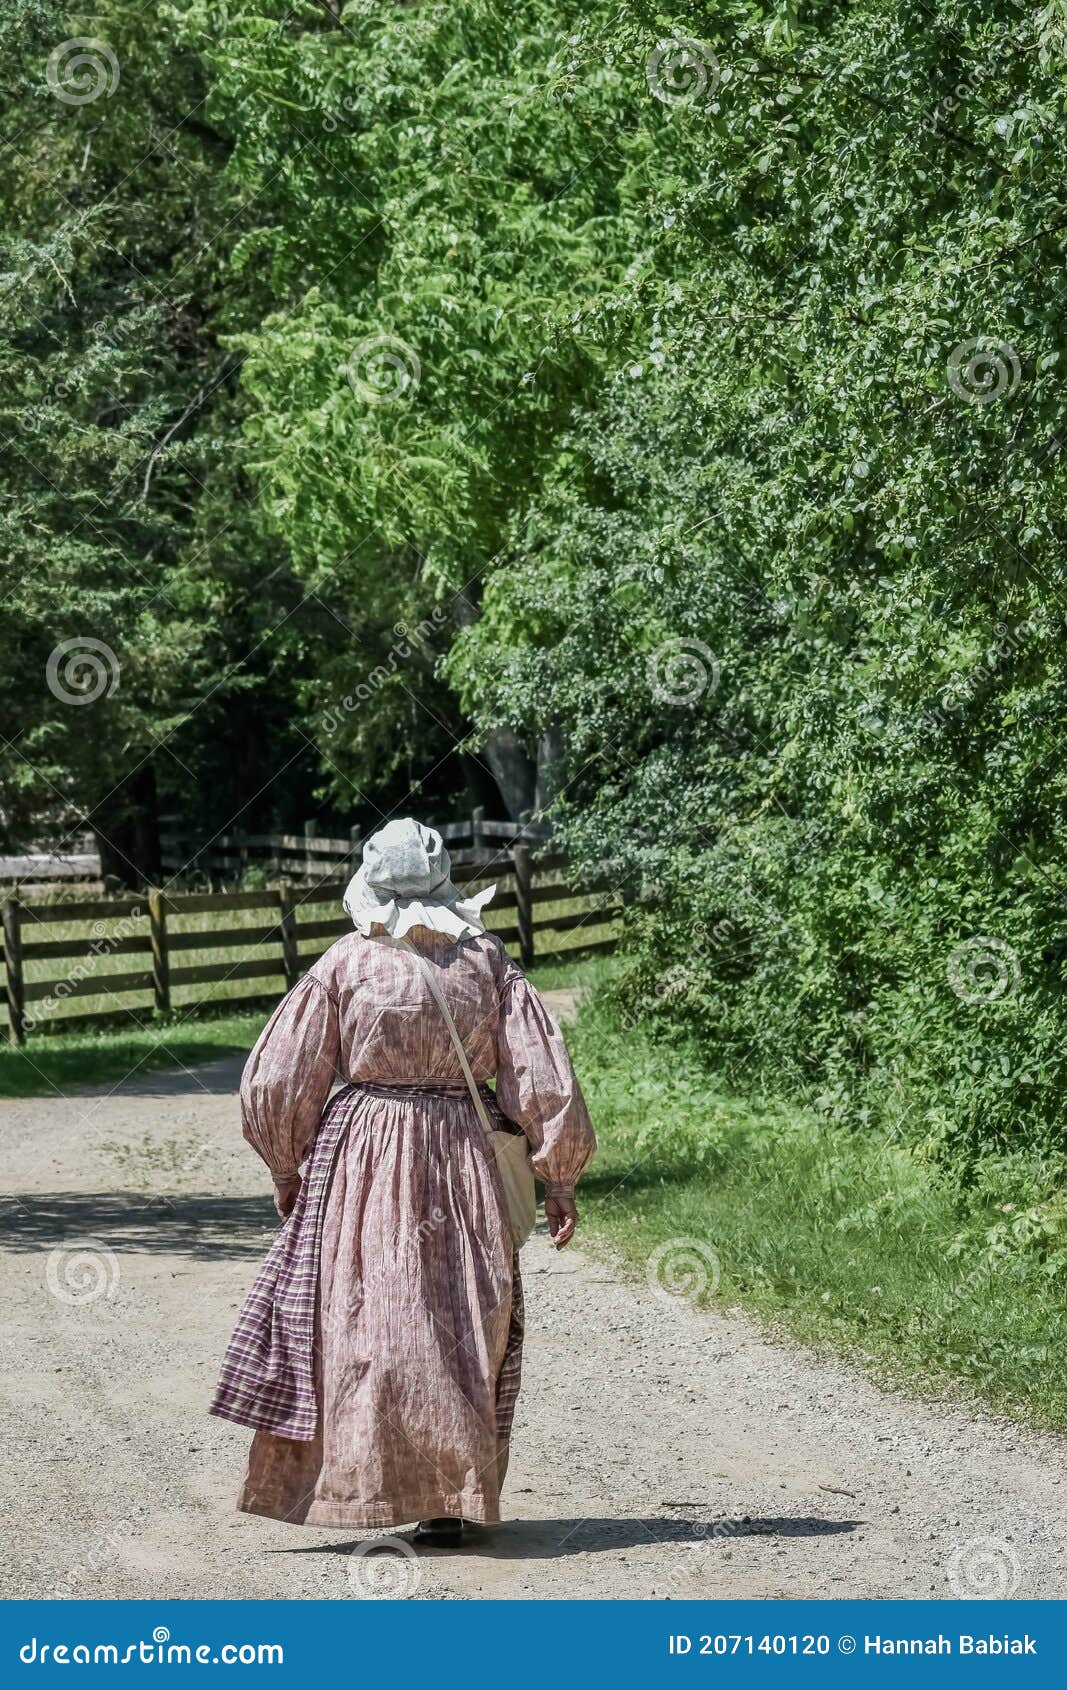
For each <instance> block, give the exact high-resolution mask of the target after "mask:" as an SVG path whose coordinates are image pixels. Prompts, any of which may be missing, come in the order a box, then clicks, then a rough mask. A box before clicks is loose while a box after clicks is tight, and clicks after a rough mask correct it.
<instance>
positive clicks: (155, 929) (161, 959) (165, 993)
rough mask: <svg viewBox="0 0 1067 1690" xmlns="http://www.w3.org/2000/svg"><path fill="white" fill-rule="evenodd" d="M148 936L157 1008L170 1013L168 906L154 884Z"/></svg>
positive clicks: (149, 897)
mask: <svg viewBox="0 0 1067 1690" xmlns="http://www.w3.org/2000/svg"><path fill="white" fill-rule="evenodd" d="M148 937H149V940H150V942H151V945H152V990H153V992H154V994H155V1000H156V1009H157V1010H158V1011H159V1013H160V1014H161V1015H168V1014H169V1013H170V962H169V959H168V957H167V906H166V903H165V901H164V898H163V893H162V892H161V891H160V889H159V887H158V886H153V887H151V888H150V889H149V893H148Z"/></svg>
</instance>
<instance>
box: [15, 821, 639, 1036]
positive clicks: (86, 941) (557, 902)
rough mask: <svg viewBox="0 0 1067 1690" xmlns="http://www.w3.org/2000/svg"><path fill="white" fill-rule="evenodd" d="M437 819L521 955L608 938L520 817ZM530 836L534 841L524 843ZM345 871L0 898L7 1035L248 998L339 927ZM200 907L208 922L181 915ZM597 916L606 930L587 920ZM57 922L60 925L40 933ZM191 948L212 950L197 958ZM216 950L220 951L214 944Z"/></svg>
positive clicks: (607, 902)
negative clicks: (100, 893) (242, 883)
mask: <svg viewBox="0 0 1067 1690" xmlns="http://www.w3.org/2000/svg"><path fill="white" fill-rule="evenodd" d="M441 831H442V832H445V831H446V830H445V829H444V828H442V830H441ZM447 831H448V836H449V839H450V844H452V843H454V844H455V847H456V848H455V849H454V850H453V851H452V859H453V872H454V878H455V880H456V882H457V884H458V885H460V886H462V887H464V888H465V889H467V890H470V891H473V890H475V889H476V888H477V887H478V886H484V885H489V884H491V883H492V882H493V881H494V880H496V881H497V882H498V891H497V895H496V897H495V898H494V900H493V903H492V904H491V905H490V906H489V907H488V909H487V911H486V915H487V918H488V922H489V925H490V928H491V931H493V932H495V933H497V934H498V935H499V937H500V938H501V939H502V940H503V941H504V943H505V944H506V945H507V946H508V947H509V948H510V949H513V950H514V951H516V952H517V954H518V956H519V958H520V960H521V961H522V963H523V965H524V966H525V967H529V966H530V964H531V963H532V962H534V960H535V959H536V958H540V959H541V960H544V958H545V957H546V956H554V957H562V956H566V955H573V954H578V953H581V954H583V955H584V954H588V953H589V952H591V951H595V950H604V949H609V948H611V947H612V946H614V944H615V932H614V928H613V924H614V922H615V921H616V920H617V918H618V916H619V915H620V914H621V903H620V901H619V899H618V897H617V896H616V895H615V894H614V893H612V892H611V891H610V890H603V889H599V890H598V889H591V888H577V887H575V886H574V885H571V884H569V883H568V881H567V878H566V870H567V865H566V862H565V861H564V859H563V858H562V857H560V856H559V855H554V854H552V852H551V848H550V846H547V845H546V843H545V841H544V839H543V838H537V837H535V835H534V833H533V830H532V829H525V830H524V829H522V828H518V829H517V828H516V826H515V824H514V823H510V822H506V823H505V822H500V823H492V822H490V823H486V822H484V820H482V819H481V818H480V817H478V816H477V814H476V816H475V817H474V818H473V826H472V823H466V822H463V823H454V824H451V825H450V826H449V827H448V830H447ZM468 838H469V839H470V843H469V845H466V844H465V841H466V840H467V839H468ZM495 841H499V843H496V842H495ZM535 844H537V845H539V846H540V850H539V852H538V854H537V855H536V856H535V855H534V854H533V846H534V845H535ZM345 885H346V880H330V881H320V882H318V883H317V884H315V885H314V886H311V887H304V886H298V885H293V884H290V883H285V882H282V883H279V884H278V885H275V886H270V887H265V888H263V889H262V890H259V891H233V892H175V891H172V890H171V889H170V888H158V889H152V890H149V891H146V892H144V893H142V894H139V895H138V894H133V895H130V896H127V897H122V898H92V899H79V900H78V901H75V902H71V901H63V900H55V901H49V902H47V903H46V902H36V903H35V902H31V901H25V900H23V899H20V898H8V899H7V900H6V902H5V903H4V915H3V952H2V961H3V967H4V986H3V991H2V993H0V1004H3V1005H4V1006H6V1010H7V1033H8V1038H9V1040H10V1041H11V1042H12V1043H22V1042H23V1040H24V1039H25V1038H26V1037H27V1035H28V1034H30V1033H34V1034H40V1033H55V1032H59V1031H63V1030H64V1029H69V1028H70V1027H71V1026H72V1025H74V1024H75V1023H76V1024H78V1025H79V1026H81V1025H86V1024H89V1025H93V1026H100V1025H114V1024H125V1025H126V1026H130V1025H132V1024H138V1023H140V1024H143V1023H144V1022H146V1021H150V1020H152V1018H153V1016H154V1015H155V1014H159V1015H164V1016H165V1015H167V1014H169V1013H172V1012H175V1011H180V1012H181V1013H182V1014H184V1013H186V1012H188V1011H191V1010H194V1009H196V1008H199V1007H203V1006H205V1005H206V1004H208V1003H211V1004H213V1005H214V1006H216V1007H218V1005H219V1003H220V1002H221V1003H224V1004H226V1005H228V1004H230V1003H233V1004H234V1005H235V1006H236V1007H241V1008H247V1007H249V1000H251V999H254V1000H255V1001H256V1003H257V1004H259V1003H262V1001H263V999H264V996H266V997H267V999H268V1001H269V1000H270V999H272V998H274V997H276V996H277V995H278V994H279V992H280V991H281V990H288V989H289V987H291V986H292V985H294V984H295V982H296V981H297V980H298V979H299V978H300V976H301V975H302V974H303V973H304V972H305V971H306V970H307V968H308V967H310V965H311V963H313V962H314V961H315V960H317V958H318V957H319V956H321V954H322V952H323V951H324V950H326V949H327V947H328V946H329V945H330V944H332V943H333V942H334V941H335V940H336V939H338V938H340V937H341V935H342V934H344V933H347V932H350V931H351V922H350V921H349V919H348V917H347V916H346V915H345V914H344V912H343V911H342V909H341V907H340V906H341V898H342V895H343V893H344V889H345ZM576 905H577V906H579V907H574V906H576ZM204 917H214V918H215V921H217V922H221V923H222V925H214V924H212V925H207V926H205V925H204V924H203V922H202V921H192V918H204ZM501 917H503V920H501ZM191 921H192V924H190V923H191ZM605 926H612V931H611V932H607V933H605V932H603V931H601V929H603V928H604V927H605ZM60 927H63V928H64V929H65V931H64V932H62V933H59V934H57V936H56V937H50V936H49V935H50V934H53V933H57V930H58V929H59V928H60ZM561 935H563V936H564V940H563V943H562V944H561V943H560V942H559V939H560V936H561ZM205 952H206V953H209V954H211V955H213V957H214V960H206V959H205V957H204V953H205ZM220 952H222V953H230V954H228V955H223V956H221V957H220V956H219V953H220ZM249 952H253V953H254V954H251V955H249V954H247V953H249ZM197 953H200V955H199V958H198V956H197ZM234 953H235V954H234ZM116 957H117V958H120V959H125V958H127V957H128V958H130V959H131V961H130V965H129V967H125V966H123V963H122V962H120V964H119V967H118V969H115V968H114V967H113V965H111V963H110V959H112V958H116ZM57 969H58V972H56V970H57ZM268 982H270V985H269V986H268V984H267V983H268ZM235 983H236V984H237V990H236V991H235V990H234V989H233V988H234V985H235ZM246 983H248V984H247V985H246ZM252 983H254V984H252ZM203 986H210V987H214V988H215V991H214V993H210V992H209V993H208V994H206V995H205V994H203V993H201V991H200V988H201V987H203ZM220 987H225V988H226V989H225V992H224V993H220V991H219V988H220ZM190 994H191V995H190ZM179 997H180V998H181V999H182V1001H181V1002H178V1001H177V999H178V998H179ZM86 999H103V1000H106V1001H107V1003H108V1004H109V1006H112V1007H108V1008H104V1009H100V1008H92V1009H89V1010H88V1012H87V1013H83V1012H82V1010H81V1009H80V1007H79V1005H80V1004H81V1002H82V1000H86ZM119 1000H122V1001H119ZM131 1000H132V1001H131Z"/></svg>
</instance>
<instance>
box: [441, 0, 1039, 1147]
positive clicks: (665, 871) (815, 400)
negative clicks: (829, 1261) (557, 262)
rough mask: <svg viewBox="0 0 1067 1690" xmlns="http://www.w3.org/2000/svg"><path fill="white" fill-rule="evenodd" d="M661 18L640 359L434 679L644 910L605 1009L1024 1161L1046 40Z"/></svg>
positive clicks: (960, 9)
mask: <svg viewBox="0 0 1067 1690" xmlns="http://www.w3.org/2000/svg"><path fill="white" fill-rule="evenodd" d="M1055 10H1056V11H1057V12H1058V10H1059V9H1058V8H1057V9H1055ZM745 14H747V15H748V16H747V27H746V21H745ZM690 21H691V25H692V28H691V33H693V34H694V35H696V34H701V33H703V35H704V37H705V39H706V40H708V41H709V42H710V43H711V45H712V46H713V47H714V50H715V53H716V55H717V56H718V57H719V59H720V63H721V67H722V71H723V74H722V77H721V79H720V81H719V86H718V90H717V94H716V97H715V100H714V101H713V103H712V104H711V105H710V106H709V105H708V104H707V103H706V101H705V102H703V103H702V102H701V101H697V100H694V101H691V102H690V103H689V104H686V103H684V102H679V103H677V104H674V105H671V106H666V107H665V106H663V105H662V104H661V105H660V108H659V110H660V112H661V113H663V114H665V115H663V117H662V121H661V122H659V123H658V124H657V122H656V113H655V111H654V110H652V109H651V108H653V107H654V106H655V102H650V111H649V114H648V115H647V116H646V117H644V118H643V120H642V121H644V122H647V123H648V124H650V125H652V124H656V128H655V135H656V151H655V164H654V171H653V172H652V181H651V186H650V192H649V195H648V202H647V205H646V207H645V215H644V218H643V221H642V222H641V225H640V230H639V239H640V249H639V253H638V254H637V255H636V256H635V262H634V270H635V273H637V274H639V275H640V278H641V282H640V287H639V288H638V289H636V290H635V306H634V310H635V317H636V319H637V323H639V324H640V325H641V333H642V335H643V345H642V346H641V347H640V349H639V350H635V351H634V353H633V355H632V356H631V358H630V359H629V361H628V362H627V364H626V365H624V366H623V367H621V368H619V369H618V370H616V371H615V372H614V373H613V374H612V376H611V377H610V379H609V380H607V381H606V383H605V385H604V389H603V391H602V393H601V395H600V397H599V401H598V403H597V405H596V406H595V407H590V408H587V409H586V410H585V411H583V413H582V414H581V415H579V416H578V417H577V419H576V421H575V425H574V428H573V432H572V435H571V438H570V440H569V442H568V451H567V453H566V455H565V456H563V457H561V460H560V463H559V465H558V467H557V469H556V472H555V473H554V474H553V475H552V476H551V477H550V478H549V479H548V480H547V482H546V484H545V485H544V486H543V487H542V488H541V489H540V490H538V492H537V494H536V496H535V497H533V498H532V499H531V501H530V503H529V505H528V506H527V508H525V509H524V510H523V512H522V513H521V518H520V519H519V520H518V521H517V522H516V527H515V544H516V547H519V546H520V545H521V547H522V551H523V556H524V559H525V561H524V562H522V563H521V564H520V565H519V566H518V567H516V568H513V569H511V570H508V571H501V572H499V573H497V574H495V575H494V576H493V577H492V578H491V580H490V582H489V586H488V590H487V603H486V607H485V613H484V615H483V618H482V620H481V622H480V624H479V625H478V627H477V628H475V629H472V630H471V631H470V632H469V634H468V635H467V636H466V638H465V641H464V643H463V645H462V646H461V648H460V650H459V651H458V652H457V653H456V654H455V656H454V659H453V669H454V672H455V673H456V674H457V676H458V678H459V679H460V681H461V683H462V684H463V685H464V686H465V687H466V689H467V690H468V692H469V695H470V696H471V697H472V698H473V699H474V700H475V701H476V703H477V707H478V708H479V710H480V711H481V713H482V715H483V718H484V719H485V720H491V719H499V718H500V717H501V716H506V717H508V718H510V719H513V720H517V721H523V722H526V723H528V724H530V725H532V726H535V727H536V726H543V725H545V724H547V723H548V722H549V720H551V721H552V722H553V723H555V724H556V726H557V728H558V729H560V730H561V731H562V735H563V738H564V740H565V743H566V745H567V754H568V768H567V770H566V778H567V786H566V790H565V792H564V795H563V801H562V805H561V811H560V813H561V817H562V819H563V822H564V825H565V828H566V831H567V835H568V837H569V840H570V842H571V843H572V845H573V847H574V848H575V849H576V850H578V851H579V852H581V853H582V854H583V855H584V856H585V857H587V858H588V859H589V860H590V861H593V860H595V859H597V858H599V857H601V856H602V855H604V854H605V853H609V854H610V855H612V856H613V857H614V858H616V859H617V873H618V874H619V876H620V877H621V878H622V879H623V880H624V882H625V883H626V884H627V885H628V886H629V887H630V888H631V889H637V888H638V887H639V886H640V885H642V884H644V885H645V887H646V889H649V890H654V892H655V893H656V907H655V910H654V913H651V914H650V915H649V916H647V917H646V918H641V919H639V920H638V921H637V923H636V926H637V929H638V935H639V950H638V961H637V965H636V967H635V969H634V970H633V972H632V974H631V978H630V984H629V994H630V1002H631V1005H632V1006H638V1007H643V1008H644V1010H646V1011H647V1012H648V1013H650V1014H652V1015H653V1016H655V1017H656V1018H657V1019H659V1020H661V1021H663V1022H665V1023H667V1024H668V1025H673V1024H677V1023H678V1022H683V1023H687V1024H689V1025H690V1026H692V1027H694V1028H695V1029H697V1030H698V1031H699V1033H700V1034H701V1036H702V1038H703V1041H704V1043H705V1045H706V1048H707V1049H708V1050H709V1053H711V1054H712V1055H713V1056H714V1057H715V1059H716V1060H718V1061H720V1062H721V1063H723V1064H725V1065H726V1066H727V1068H728V1069H729V1070H730V1071H731V1072H732V1073H733V1074H734V1075H736V1076H737V1077H738V1078H744V1077H745V1076H748V1078H749V1079H750V1080H751V1078H752V1077H753V1076H754V1075H758V1077H759V1078H760V1080H761V1081H764V1082H768V1083H771V1084H773V1085H775V1086H776V1087H777V1088H781V1087H782V1086H789V1087H796V1088H800V1089H803V1090H804V1091H805V1092H806V1093H807V1094H808V1095H810V1096H813V1097H815V1098H817V1099H818V1100H819V1102H820V1104H821V1105H822V1107H823V1108H825V1109H826V1110H828V1111H830V1112H831V1113H832V1114H834V1115H835V1116H838V1117H839V1118H841V1119H842V1120H849V1121H863V1120H865V1119H869V1118H870V1116H871V1114H872V1112H874V1113H877V1115H878V1116H879V1117H880V1118H881V1119H882V1120H883V1121H888V1122H889V1123H891V1124H894V1125H899V1130H900V1131H901V1133H903V1134H906V1135H907V1136H909V1137H912V1138H914V1137H918V1138H920V1139H924V1140H929V1142H930V1144H931V1147H932V1148H935V1149H936V1148H938V1147H942V1146H943V1147H945V1148H947V1149H949V1150H951V1151H953V1152H954V1153H957V1154H958V1153H959V1152H960V1151H961V1150H968V1151H973V1150H974V1149H976V1148H978V1147H983V1146H984V1147H988V1146H991V1145H1002V1146H1009V1145H1013V1144H1018V1143H1020V1142H1031V1141H1040V1142H1042V1143H1046V1144H1048V1145H1051V1146H1055V1145H1057V1144H1058V1143H1059V1133H1060V1129H1061V1125H1062V1122H1063V1119H1064V1103H1063V1090H1064V1079H1065V1078H1067V1074H1065V1065H1064V1054H1063V1053H1064V1045H1065V1040H1064V1031H1065V1023H1067V1017H1065V1015H1064V1002H1063V996H1062V988H1061V984H1060V981H1061V972H1062V966H1063V963H1062V958H1063V954H1064V933H1065V924H1064V909H1063V894H1062V891H1061V887H1062V884H1063V870H1062V858H1063V846H1064V824H1063V803H1062V799H1063V769H1062V743H1063V728H1064V725H1065V722H1067V694H1065V690H1064V671H1063V599H1062V562H1061V559H1062V546H1063V537H1064V521H1063V488H1064V469H1063V463H1062V454H1061V449H1060V443H1061V436H1062V431H1063V429H1064V427H1065V426H1067V417H1065V415H1064V402H1063V390H1062V378H1061V374H1060V364H1059V358H1060V350H1061V338H1062V330H1061V323H1062V319H1063V304H1064V292H1065V277H1064V270H1063V263H1062V241H1063V235H1062V226H1063V224H1064V221H1065V218H1067V210H1065V203H1064V194H1063V188H1062V180H1061V172H1060V170H1059V165H1058V162H1057V160H1058V156H1059V152H1060V148H1061V145H1062V140H1063V135H1064V123H1063V75H1062V55H1063V37H1062V35H1061V34H1060V33H1059V32H1058V24H1059V21H1060V20H1058V18H1057V17H1056V16H1055V15H1054V11H1053V9H1052V8H1046V9H1045V10H1044V12H1042V13H1041V14H1034V13H1033V12H1032V11H1030V12H1025V13H1024V12H1023V11H1022V10H1020V9H1019V8H1016V7H1014V6H1011V5H1005V4H998V5H992V6H989V7H985V8H983V9H982V11H981V13H980V14H977V13H975V12H974V10H973V8H968V7H966V6H963V5H954V4H943V5H940V6H937V7H935V8H930V7H921V8H920V7H910V6H892V7H890V6H884V5H879V4H861V5H856V6H851V7H849V8H841V7H835V6H826V7H820V6H814V7H809V8H806V9H805V15H804V20H803V24H802V25H801V24H798V23H797V22H796V20H795V19H789V18H787V17H786V16H785V15H784V13H783V15H782V17H781V20H780V21H781V24H782V27H781V29H780V30H779V31H778V33H777V34H775V33H774V32H773V31H771V30H769V29H768V30H765V31H764V30H760V31H757V28H756V22H757V20H756V9H754V8H735V9H734V14H733V16H732V17H731V18H730V19H729V20H728V21H727V22H725V23H723V24H721V25H720V26H718V27H717V29H716V33H715V34H714V35H710V36H709V35H708V33H707V28H708V26H707V23H706V20H705V21H704V25H703V29H700V28H698V25H697V19H696V14H695V12H694V13H693V14H691V19H690ZM602 50H603V43H602V42H593V41H589V42H587V43H586V46H585V49H584V51H583V52H582V53H581V55H580V57H581V60H582V65H583V67H584V66H585V65H587V64H588V62H589V59H590V58H595V57H596V55H597V53H598V52H600V51H602ZM630 50H631V54H632V56H633V57H636V54H637V41H636V38H635V39H634V41H633V43H632V47H631V49H630ZM727 70H729V73H730V74H729V75H727V74H726V73H727ZM583 73H584V69H583V70H579V71H578V72H576V74H577V75H581V74H583ZM635 97H636V96H635ZM637 323H635V334H636V329H637ZM976 343H977V344H976Z"/></svg>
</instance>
